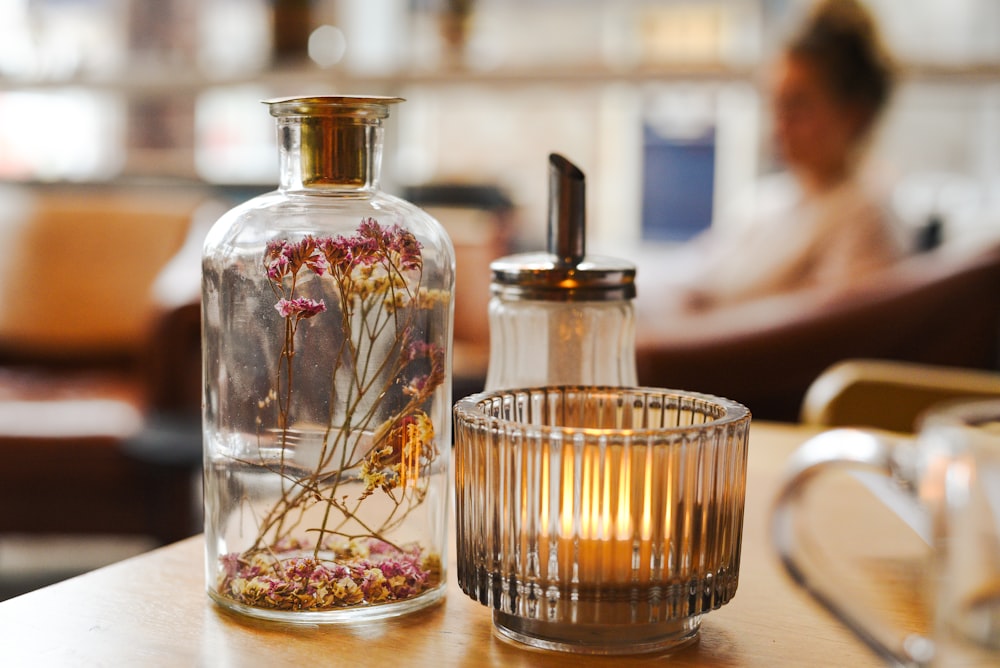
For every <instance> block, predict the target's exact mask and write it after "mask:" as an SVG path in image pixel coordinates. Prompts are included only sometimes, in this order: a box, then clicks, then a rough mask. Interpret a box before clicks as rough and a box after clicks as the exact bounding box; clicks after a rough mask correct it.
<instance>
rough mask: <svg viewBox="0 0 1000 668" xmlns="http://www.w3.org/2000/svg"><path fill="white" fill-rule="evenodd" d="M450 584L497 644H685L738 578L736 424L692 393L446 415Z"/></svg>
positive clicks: (472, 401)
mask: <svg viewBox="0 0 1000 668" xmlns="http://www.w3.org/2000/svg"><path fill="white" fill-rule="evenodd" d="M455 417H456V420H455V425H456V446H455V461H456V481H457V483H456V485H457V509H456V512H457V519H458V525H457V541H458V547H457V553H458V581H459V585H460V586H461V588H462V590H463V591H464V592H465V593H466V594H468V595H469V596H471V597H472V598H474V599H476V600H478V601H480V602H481V603H483V604H484V605H487V606H490V607H491V608H493V622H494V627H495V629H496V631H497V632H498V633H499V634H500V635H501V636H504V637H507V638H509V639H512V640H515V641H519V642H522V643H525V644H528V645H531V646H534V647H540V648H546V649H556V650H566V651H576V652H585V653H591V654H625V653H640V652H656V651H667V650H670V649H675V648H677V647H679V646H682V645H684V644H686V643H687V642H690V641H692V640H694V638H695V637H696V636H697V633H698V630H699V626H700V623H701V616H702V615H703V614H704V613H706V612H708V611H710V610H714V609H716V608H718V607H720V606H722V605H723V604H725V603H727V602H728V601H729V600H730V599H731V598H732V597H733V595H734V594H735V592H736V586H737V582H738V576H739V564H740V542H741V538H742V533H743V507H744V499H745V491H746V458H747V435H748V430H749V426H750V413H749V411H748V410H747V409H746V408H745V407H744V406H742V405H740V404H738V403H736V402H733V401H730V400H728V399H722V398H718V397H713V396H708V395H703V394H697V393H692V392H683V391H674V390H661V389H653V388H619V387H550V388H533V389H524V390H507V391H497V392H492V393H484V394H480V395H476V396H472V397H468V398H466V399H464V400H462V401H460V402H459V403H458V404H457V405H456V406H455Z"/></svg>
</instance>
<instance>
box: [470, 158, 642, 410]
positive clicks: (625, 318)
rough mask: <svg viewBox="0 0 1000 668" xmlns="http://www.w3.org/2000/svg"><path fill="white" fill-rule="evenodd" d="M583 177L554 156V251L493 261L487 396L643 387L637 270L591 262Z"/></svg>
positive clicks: (551, 187)
mask: <svg viewBox="0 0 1000 668" xmlns="http://www.w3.org/2000/svg"><path fill="white" fill-rule="evenodd" d="M584 186H585V184H584V176H583V172H581V171H580V169H579V168H577V167H576V166H575V165H573V164H572V163H570V162H569V161H568V160H566V158H564V157H562V156H560V155H558V154H552V155H550V156H549V194H550V197H549V221H548V252H545V253H522V254H518V255H511V256H508V257H504V258H500V259H498V260H495V261H494V262H493V263H491V265H490V269H491V270H492V272H493V282H492V286H491V290H492V293H493V296H492V297H491V299H490V306H489V319H490V359H489V368H488V371H487V375H486V390H487V391H492V390H499V389H514V388H527V387H539V386H543V385H615V386H634V385H636V384H637V382H638V381H637V379H636V366H635V313H634V309H633V305H632V299H633V298H634V297H635V266H634V265H632V264H631V263H628V262H624V261H621V260H617V259H613V258H608V257H600V256H587V255H586V238H585V235H586V218H585V215H584V212H585V189H584Z"/></svg>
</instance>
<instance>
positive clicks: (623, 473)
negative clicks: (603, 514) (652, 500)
mask: <svg viewBox="0 0 1000 668" xmlns="http://www.w3.org/2000/svg"><path fill="white" fill-rule="evenodd" d="M631 492H632V460H631V459H630V458H629V457H626V456H623V457H622V458H621V465H620V467H619V469H618V514H617V518H616V522H615V524H616V525H617V528H618V532H617V535H616V536H615V538H617V539H618V540H622V541H625V540H627V541H631V539H632V508H631V505H632V504H631V498H630V495H631Z"/></svg>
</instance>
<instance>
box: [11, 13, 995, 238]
mask: <svg viewBox="0 0 1000 668" xmlns="http://www.w3.org/2000/svg"><path fill="white" fill-rule="evenodd" d="M806 4H808V3H805V2H802V1H799V0H697V1H695V0H158V1H157V2H140V1H138V0H3V2H2V3H0V179H3V180H6V181H9V182H13V183H21V184H43V183H51V182H73V183H83V184H129V183H135V182H138V181H142V182H144V183H148V182H151V181H155V182H157V183H162V184H165V185H176V184H178V183H182V184H186V185H198V186H205V187H207V188H209V189H212V190H213V191H214V192H217V193H227V192H229V193H232V192H239V193H240V194H242V192H244V191H245V190H247V189H250V190H253V189H262V188H269V187H271V185H272V184H273V183H274V182H275V178H276V167H275V163H276V157H275V148H274V145H273V144H274V138H273V135H274V130H273V122H272V119H271V118H270V117H269V116H268V115H267V113H266V109H265V108H264V107H263V106H262V105H260V104H259V103H258V101H259V100H261V99H263V98H267V97H270V96H275V95H287V94H303V93H370V94H388V95H399V96H402V97H405V98H407V100H408V102H407V103H406V104H405V105H403V106H401V107H399V108H398V109H396V110H394V117H393V119H391V126H390V129H389V132H388V133H387V140H388V142H389V144H388V146H387V150H386V161H385V166H384V179H383V180H384V182H385V185H386V188H387V189H388V190H390V191H399V190H400V189H402V188H405V187H407V186H412V185H419V184H425V183H433V182H454V181H463V182H475V183H479V184H489V185H494V186H496V187H498V188H500V189H501V190H502V191H503V192H504V193H506V194H507V195H508V196H509V197H510V199H511V201H512V202H513V203H514V204H515V205H516V206H517V208H518V211H519V213H520V215H519V216H518V220H519V224H520V227H519V228H518V230H517V233H518V234H517V238H518V241H519V242H523V243H524V244H525V245H533V244H535V243H536V242H537V241H538V240H540V239H541V238H542V235H543V231H544V229H543V228H544V213H545V197H546V188H547V181H546V155H547V154H548V153H549V152H550V151H558V152H562V153H564V154H565V155H566V156H567V157H569V158H570V159H571V160H573V161H574V162H576V163H577V164H579V165H580V166H581V168H582V169H583V170H584V172H585V173H586V174H587V177H588V194H589V203H590V227H591V238H593V239H596V240H599V241H600V240H603V239H613V240H617V241H620V240H632V241H634V240H639V239H643V240H667V241H669V240H678V239H685V238H687V237H689V236H691V235H692V234H693V233H695V232H696V231H697V230H699V229H701V228H703V227H705V226H707V225H709V224H710V223H711V220H712V215H713V211H715V210H716V209H717V208H718V203H719V202H720V201H725V200H726V199H727V198H729V197H731V196H732V194H733V193H734V192H736V191H738V190H740V189H741V188H742V187H744V186H746V185H747V184H748V183H751V182H752V181H753V180H754V179H755V178H756V177H758V176H759V175H760V174H762V173H765V172H767V171H769V170H771V169H773V168H774V164H773V162H774V159H773V156H772V155H771V151H770V149H769V146H770V144H769V142H768V141H767V137H768V131H769V130H768V128H767V127H766V126H767V123H768V122H769V120H768V114H767V107H766V104H767V102H766V98H765V97H764V94H765V93H766V87H765V84H766V65H767V64H768V62H769V59H770V57H771V56H772V55H774V52H775V50H776V49H777V48H778V47H779V46H780V43H781V39H782V36H783V34H784V31H785V29H786V28H787V27H788V26H789V25H791V24H793V23H794V22H795V21H796V19H797V18H798V14H799V13H800V12H801V11H802V9H803V7H804V6H805V5H806ZM868 4H869V6H870V7H871V9H872V10H873V12H874V13H875V15H876V17H877V18H878V20H879V22H880V24H881V26H882V28H883V30H884V33H885V37H886V39H887V41H888V43H889V44H888V45H889V47H890V49H891V51H892V53H893V54H894V55H895V56H896V58H897V59H898V61H899V63H900V65H901V69H902V82H901V85H900V87H899V90H898V94H897V96H896V98H895V101H894V105H893V108H892V109H891V110H890V113H889V117H888V119H887V120H886V123H885V126H884V128H883V131H882V132H881V134H880V135H879V137H878V147H877V148H878V150H877V152H876V153H877V155H878V156H879V157H880V158H881V159H882V160H883V162H884V164H885V169H886V170H887V171H888V173H889V176H891V178H892V179H894V181H896V182H898V183H899V184H900V188H899V189H898V208H899V213H900V215H901V216H902V217H903V218H904V220H906V221H907V222H909V223H912V224H914V225H919V224H921V223H922V222H924V221H925V220H926V219H927V218H928V217H930V216H932V215H940V216H942V217H946V218H947V219H948V223H949V230H953V229H957V228H959V227H961V226H962V225H970V224H973V223H972V220H971V217H972V216H973V209H975V212H976V214H979V213H981V212H983V211H986V210H989V209H990V208H991V207H993V208H998V207H1000V204H998V203H997V202H998V200H1000V194H998V193H1000V189H998V184H1000V5H998V4H997V3H996V2H994V1H993V0H954V1H952V2H948V3H941V2H936V1H935V0H913V1H911V2H905V3H901V2H895V1H893V0H871V1H870V2H869V3H868Z"/></svg>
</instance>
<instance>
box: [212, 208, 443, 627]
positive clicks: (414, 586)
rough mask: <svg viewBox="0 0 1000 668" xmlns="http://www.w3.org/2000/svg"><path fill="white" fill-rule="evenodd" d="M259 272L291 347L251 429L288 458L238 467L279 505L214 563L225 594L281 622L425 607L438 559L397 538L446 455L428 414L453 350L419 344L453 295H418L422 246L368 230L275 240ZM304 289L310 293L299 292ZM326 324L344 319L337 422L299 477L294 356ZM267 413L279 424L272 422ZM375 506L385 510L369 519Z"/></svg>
mask: <svg viewBox="0 0 1000 668" xmlns="http://www.w3.org/2000/svg"><path fill="white" fill-rule="evenodd" d="M263 270H264V272H266V276H267V279H268V283H269V284H270V286H271V288H272V290H273V291H274V296H275V298H276V303H275V305H274V307H275V310H276V311H277V313H278V317H280V318H282V320H283V323H284V327H283V332H284V335H283V337H282V341H281V350H280V353H279V354H278V356H277V358H276V359H277V368H276V370H275V378H274V383H273V389H272V390H271V392H270V393H269V394H268V396H267V397H265V398H263V399H261V400H260V402H259V408H260V410H261V417H258V419H257V423H258V427H259V428H263V427H262V426H261V425H263V424H276V431H277V446H278V448H279V449H280V457H279V458H278V459H277V460H275V459H274V458H273V457H271V458H265V457H264V456H263V454H262V455H261V456H260V457H259V458H250V459H249V460H246V461H242V462H240V463H241V464H243V465H245V466H250V467H262V468H263V469H266V470H267V471H269V472H271V473H273V474H275V476H277V477H278V478H279V479H280V495H279V497H278V499H277V501H276V503H274V504H273V506H271V507H270V508H269V509H268V510H266V511H265V512H263V513H261V514H260V515H259V516H258V517H256V519H255V523H256V528H257V533H256V538H255V539H254V541H253V543H252V545H251V546H250V547H249V548H248V549H247V550H244V551H242V552H240V553H230V554H227V555H224V556H223V557H222V558H221V559H220V561H221V564H220V572H219V582H218V585H217V591H218V592H219V594H221V595H222V596H225V597H228V598H229V599H231V600H233V601H235V602H236V603H240V604H243V605H248V606H254V607H263V608H272V609H276V610H326V609H331V608H337V607H345V606H357V605H367V604H377V603H384V602H387V601H394V600H401V599H407V598H412V597H414V596H417V595H419V594H420V593H421V592H423V591H426V590H427V589H429V588H432V587H434V586H436V585H437V584H439V583H440V578H441V562H440V555H439V554H437V553H435V552H433V551H430V550H426V549H424V548H423V547H421V546H420V545H418V544H415V543H410V544H397V543H395V542H393V540H392V539H391V538H390V536H391V535H392V532H393V530H395V529H397V528H399V527H400V526H401V525H402V524H403V522H404V520H406V518H407V516H408V515H409V514H410V513H411V511H413V510H414V509H415V508H417V507H418V506H420V505H421V504H422V503H423V501H424V498H425V496H426V494H427V489H428V484H429V478H428V474H427V472H428V470H429V467H430V466H431V464H432V463H433V462H434V461H435V460H436V459H437V458H438V455H439V452H438V449H437V445H436V441H435V429H434V424H433V421H432V420H431V418H430V417H429V415H428V413H427V412H426V411H427V406H428V405H429V403H430V402H431V401H432V397H433V394H434V392H435V390H436V389H437V388H438V387H439V386H440V385H441V384H442V383H443V382H444V380H445V350H444V348H443V347H442V346H441V345H438V344H436V343H429V342H427V341H426V340H424V339H423V338H422V337H423V336H424V335H425V334H424V332H423V329H422V325H421V312H423V311H426V310H428V309H433V308H435V307H440V306H445V307H446V306H447V304H448V303H449V295H448V294H447V293H443V292H442V291H440V290H428V289H426V288H424V287H422V286H421V277H422V271H423V261H422V256H421V245H420V243H419V242H418V241H417V239H416V238H415V237H414V235H413V234H412V233H411V232H408V231H406V230H404V229H402V228H401V227H399V226H392V227H383V226H381V225H380V224H379V223H378V222H377V221H376V220H374V219H372V218H366V219H364V220H363V221H362V222H361V224H360V225H359V227H358V229H357V231H356V233H354V234H352V235H349V236H342V235H338V236H331V237H322V238H318V237H313V236H306V237H304V238H302V239H300V240H296V241H286V240H274V241H271V242H270V243H268V244H267V247H266V249H265V252H264V258H263ZM306 279H308V281H307V280H306ZM307 282H308V284H310V286H311V289H310V291H309V294H302V292H303V291H304V290H302V287H303V286H304V285H305V284H306V283H307ZM317 285H319V286H322V287H321V294H320V293H317V289H316V286H317ZM328 300H329V301H330V304H328V303H327V301H328ZM331 314H332V315H333V316H335V317H339V322H338V326H339V331H340V332H341V336H340V337H337V339H336V340H330V339H323V341H322V343H323V345H329V346H336V347H337V349H336V351H335V354H333V355H332V359H333V360H334V362H333V368H332V369H330V372H331V373H332V382H331V385H330V387H331V396H330V397H329V401H328V406H329V413H330V414H329V419H328V420H327V422H326V425H325V427H323V429H322V440H321V442H320V444H319V447H318V449H317V454H316V456H315V461H313V462H312V463H311V464H310V465H309V466H308V467H302V466H301V465H299V463H296V464H295V465H293V464H292V462H291V461H290V460H291V458H292V456H293V454H292V453H294V448H295V446H296V437H295V435H294V433H293V432H294V424H293V418H292V416H293V410H294V409H295V405H296V398H297V397H299V396H300V393H302V392H308V391H310V389H309V388H308V387H303V386H301V385H300V384H299V383H297V382H296V380H297V379H296V377H295V369H296V362H301V357H302V356H303V355H308V354H309V350H308V348H305V349H303V350H298V349H296V343H297V341H298V338H299V337H297V334H299V328H300V325H302V323H303V322H304V321H307V320H310V319H313V318H320V317H330V316H331ZM310 342H311V343H316V339H312V340H310ZM267 411H276V414H275V413H273V412H272V413H269V414H268V415H269V416H270V417H269V419H268V420H265V419H264V417H263V416H264V415H265V412H267ZM275 420H276V422H275ZM374 495H378V496H381V497H382V499H381V500H380V504H379V505H377V506H376V509H375V510H374V512H373V511H372V510H371V509H370V508H369V507H368V504H369V502H370V500H371V499H372V497H373V496H374ZM362 509H365V513H362V512H360V511H361V510H362ZM306 535H308V536H309V538H308V540H307V539H304V538H303V536H306Z"/></svg>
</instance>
